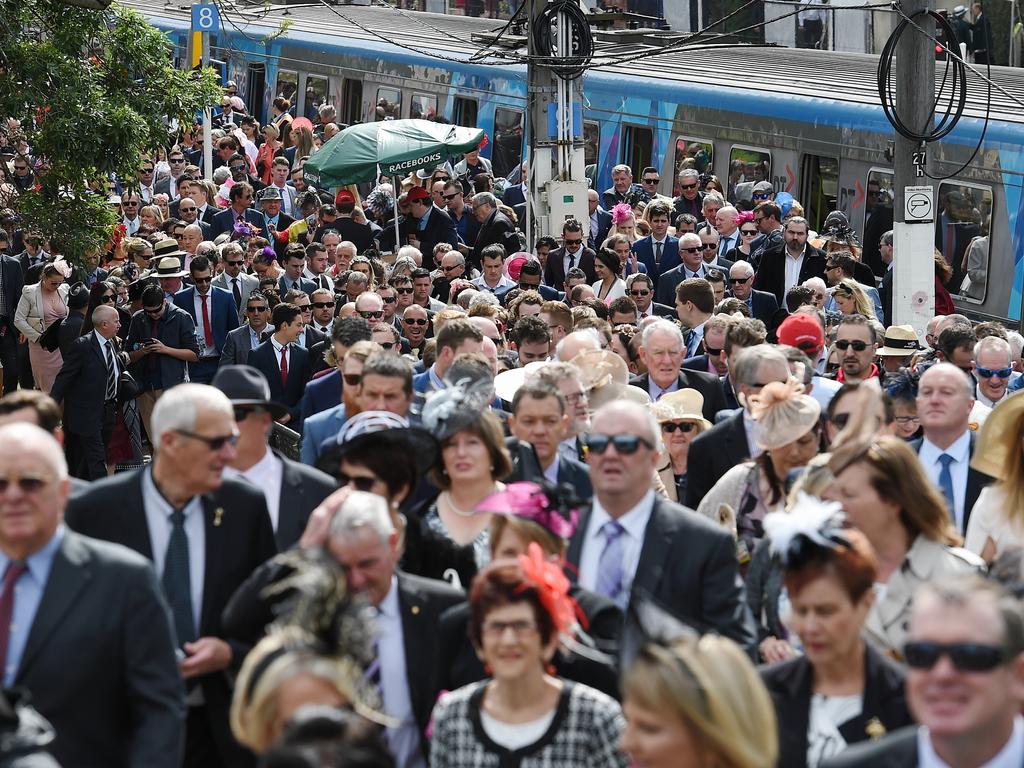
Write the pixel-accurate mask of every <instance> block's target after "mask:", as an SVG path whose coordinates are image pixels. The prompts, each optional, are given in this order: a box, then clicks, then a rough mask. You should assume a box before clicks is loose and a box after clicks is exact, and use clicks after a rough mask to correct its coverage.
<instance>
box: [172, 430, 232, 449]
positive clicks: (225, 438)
mask: <svg viewBox="0 0 1024 768" xmlns="http://www.w3.org/2000/svg"><path fill="white" fill-rule="evenodd" d="M174 431H175V432H177V433H178V434H179V435H181V436H182V437H188V438H191V439H192V440H198V441H199V442H201V443H205V444H206V447H207V448H209V449H210V450H211V451H219V450H220V449H221V448H223V447H224V446H225V445H227V444H229V443H230V444H231V445H235V444H236V443H238V435H218V436H217V437H207V436H206V435H197V434H196V433H195V432H188V431H186V430H184V429H176V430H174Z"/></svg>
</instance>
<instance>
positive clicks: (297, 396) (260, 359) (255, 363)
mask: <svg viewBox="0 0 1024 768" xmlns="http://www.w3.org/2000/svg"><path fill="white" fill-rule="evenodd" d="M246 364H247V365H251V366H252V367H253V368H256V369H258V370H259V371H260V373H262V374H263V375H264V376H266V377H267V382H268V383H269V384H270V399H271V400H273V401H274V402H275V403H280V404H281V405H284V406H287V407H288V410H289V411H293V414H292V417H293V418H295V417H296V416H297V415H298V409H297V408H296V406H297V405H298V404H299V400H301V399H302V393H303V392H305V391H306V382H308V381H309V376H310V373H309V352H308V351H307V350H305V349H303V348H302V347H300V346H299V345H298V344H292V346H291V349H290V350H289V354H288V384H287V386H284V385H282V384H281V367H280V364H279V363H278V359H277V355H276V354H275V350H274V343H273V342H272V341H270V340H269V339H268V340H267V341H264V342H263V343H262V344H260V345H259V346H258V347H256V348H255V349H253V350H250V351H249V358H248V360H247V361H246Z"/></svg>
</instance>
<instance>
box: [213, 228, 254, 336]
mask: <svg viewBox="0 0 1024 768" xmlns="http://www.w3.org/2000/svg"><path fill="white" fill-rule="evenodd" d="M220 258H221V262H222V263H223V265H224V270H223V271H222V272H220V273H219V274H218V275H217V276H216V277H214V278H213V287H214V288H221V289H223V290H225V291H227V292H228V293H230V294H231V298H232V299H233V300H234V302H235V309H236V311H237V312H238V319H239V320H244V319H245V308H246V306H247V305H248V302H249V294H250V293H252V292H253V291H255V290H257V289H258V288H259V286H260V280H259V278H258V277H256V276H255V275H247V274H246V273H245V272H243V271H242V267H243V265H244V264H245V252H244V251H243V250H242V246H240V245H239V244H238V243H225V244H224V245H223V246H222V247H221V249H220Z"/></svg>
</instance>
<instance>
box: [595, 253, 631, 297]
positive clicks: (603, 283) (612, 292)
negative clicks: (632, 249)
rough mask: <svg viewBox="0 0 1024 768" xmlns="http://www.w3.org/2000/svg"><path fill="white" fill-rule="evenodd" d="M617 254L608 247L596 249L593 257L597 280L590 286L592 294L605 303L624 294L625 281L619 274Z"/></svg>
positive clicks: (619, 266) (619, 267)
mask: <svg viewBox="0 0 1024 768" xmlns="http://www.w3.org/2000/svg"><path fill="white" fill-rule="evenodd" d="M620 269H621V265H620V263H619V255H618V254H617V253H615V251H612V250H609V249H608V248H601V249H600V250H598V252H597V254H596V256H595V258H594V272H595V273H596V274H597V277H598V280H597V282H596V283H594V284H593V285H592V286H591V288H593V289H594V295H595V296H597V298H598V299H600V300H601V301H603V302H604V303H605V304H611V303H612V302H613V301H615V299H617V298H619V297H620V296H625V295H626V281H625V280H623V279H622V278H621V277H620V276H619V275H620Z"/></svg>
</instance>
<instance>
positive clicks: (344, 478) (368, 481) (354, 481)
mask: <svg viewBox="0 0 1024 768" xmlns="http://www.w3.org/2000/svg"><path fill="white" fill-rule="evenodd" d="M337 478H338V485H339V486H345V485H348V486H351V487H352V488H355V489H356V490H357V491H363V492H364V493H369V492H370V491H371V490H372V489H373V484H374V483H376V482H377V478H376V477H350V476H349V475H346V474H345V473H344V472H339V473H338V474H337Z"/></svg>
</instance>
